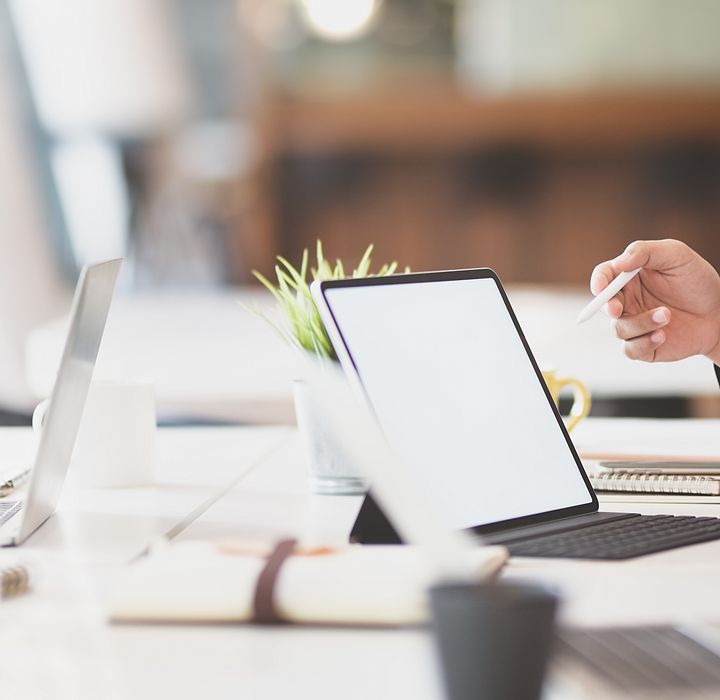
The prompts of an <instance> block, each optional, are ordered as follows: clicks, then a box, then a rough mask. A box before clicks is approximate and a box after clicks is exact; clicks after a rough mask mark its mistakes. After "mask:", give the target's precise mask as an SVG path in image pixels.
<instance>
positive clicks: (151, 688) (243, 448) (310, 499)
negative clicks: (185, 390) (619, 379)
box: [0, 419, 720, 700]
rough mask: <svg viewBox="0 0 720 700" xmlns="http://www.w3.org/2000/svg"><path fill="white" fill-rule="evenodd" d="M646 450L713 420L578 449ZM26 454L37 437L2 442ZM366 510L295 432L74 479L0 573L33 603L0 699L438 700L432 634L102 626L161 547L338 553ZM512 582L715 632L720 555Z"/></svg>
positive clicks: (717, 547) (556, 564)
mask: <svg viewBox="0 0 720 700" xmlns="http://www.w3.org/2000/svg"><path fill="white" fill-rule="evenodd" d="M630 429H637V430H638V431H639V433H638V435H640V436H641V439H642V440H645V441H648V440H650V441H652V440H653V439H654V437H657V438H658V439H660V438H662V439H663V440H671V439H674V440H675V442H676V443H677V444H678V445H680V446H682V445H684V444H691V443H695V442H697V441H698V440H700V441H703V442H704V444H707V445H712V443H713V440H714V439H715V438H716V437H720V421H669V422H668V421H641V422H630V421H620V420H614V421H613V420H599V419H598V420H588V421H586V422H585V423H584V424H583V425H582V426H581V427H580V428H579V429H578V432H577V434H576V443H577V444H578V445H580V446H582V444H583V443H592V444H597V443H598V441H601V442H603V443H604V444H605V445H607V446H612V444H613V436H614V435H617V436H619V438H622V439H624V440H626V439H627V435H628V432H629V430H630ZM0 436H1V437H2V443H3V445H4V447H5V454H6V455H9V456H12V455H15V456H17V455H21V454H24V453H25V452H26V451H27V449H28V445H29V443H30V441H31V439H32V436H31V434H30V433H29V431H26V430H23V429H4V430H2V431H0ZM359 503H360V499H359V498H355V497H321V496H311V495H309V494H308V492H307V484H306V478H305V473H304V466H303V464H302V458H301V451H300V449H299V444H298V435H297V434H296V433H295V431H294V430H292V429H288V428H183V429H181V428H168V429H162V430H160V431H159V436H158V469H157V483H156V485H154V486H149V487H145V488H137V489H123V490H104V491H90V490H86V489H83V488H82V485H81V484H78V483H77V481H76V480H75V479H74V478H73V477H72V470H71V475H70V479H69V481H68V484H67V486H66V489H65V491H64V493H63V497H62V501H61V504H60V507H59V510H58V512H57V513H56V514H55V515H54V516H53V517H52V518H51V519H50V520H49V521H48V522H47V523H46V524H45V525H44V526H43V527H42V528H41V529H40V530H39V531H38V532H37V533H36V534H35V535H33V537H31V539H30V540H29V541H28V542H27V543H26V544H25V545H23V546H22V547H21V548H19V549H16V550H10V549H5V550H2V551H0V566H1V565H2V564H9V563H12V562H15V561H18V560H21V561H23V562H27V563H29V564H30V565H32V566H33V567H34V570H35V572H36V581H37V583H36V588H35V591H34V592H33V593H31V594H28V595H26V596H24V597H20V598H17V599H15V600H10V601H5V602H1V603H0V659H1V660H2V668H3V671H2V674H1V677H0V682H1V683H2V685H1V686H0V687H2V690H3V693H2V697H8V698H10V697H12V698H14V699H19V700H25V699H32V700H36V699H38V700H39V699H40V698H42V699H44V698H53V700H56V699H59V700H86V699H87V700H90V699H92V700H96V699H97V698H103V699H106V698H108V699H114V698H118V699H122V700H130V699H132V700H145V699H147V700H150V699H153V700H155V699H157V698H173V700H186V699H187V700H191V699H192V700H196V698H198V697H208V698H214V699H218V700H223V699H225V698H227V699H228V700H229V699H231V698H232V699H233V700H236V699H237V698H239V697H242V698H253V700H256V699H257V700H265V699H271V698H272V699H275V698H285V697H288V696H290V695H292V696H293V697H296V698H313V699H318V700H324V699H326V698H327V699H328V700H330V699H332V700H336V699H337V698H340V697H342V698H351V699H354V698H358V699H360V698H363V699H366V698H369V697H372V698H377V699H378V700H380V699H382V698H392V699H393V700H395V699H396V698H413V699H418V700H422V699H424V698H427V699H428V700H429V699H435V700H439V699H440V698H441V697H442V695H441V692H440V689H439V685H438V670H437V666H436V661H435V657H434V654H433V649H432V645H431V639H430V636H429V634H428V633H427V632H426V631H423V630H384V631H382V630H364V631H362V630H347V629H346V630H332V629H308V628H291V627H287V628H273V629H265V628H257V627H251V626H239V625H238V626H236V625H227V626H222V625H219V626H211V625H200V626H170V625H166V626H162V625H124V626H119V625H108V624H107V623H106V620H105V608H104V603H103V601H104V596H105V595H106V592H107V590H108V587H109V586H111V585H112V582H113V579H114V575H115V574H116V573H117V571H118V569H119V567H122V566H124V565H125V564H126V562H128V561H129V560H130V559H132V558H133V557H135V556H137V555H138V554H140V553H141V552H142V551H143V550H144V549H145V547H146V546H147V545H148V544H149V543H151V542H152V540H153V539H154V538H155V537H156V536H158V535H160V534H163V533H168V532H174V533H177V534H176V536H177V537H178V538H180V539H186V538H204V537H213V536H227V535H238V536H244V537H248V536H249V537H258V536H259V537H277V536H282V535H286V534H294V535H300V536H302V537H307V538H311V539H316V540H323V541H327V542H329V543H333V542H343V541H345V539H346V537H347V534H348V531H349V528H350V525H351V523H352V521H353V519H354V516H355V514H356V511H357V508H358V507H359ZM612 509H615V510H620V509H622V510H634V511H639V512H647V513H650V512H675V513H693V514H707V515H714V516H720V499H719V500H718V504H717V505H715V504H677V505H672V506H668V505H658V504H656V503H652V502H650V501H648V500H645V501H642V502H638V503H634V504H613V505H612ZM503 575H504V576H505V577H506V578H508V579H530V580H534V581H545V582H547V583H548V584H550V585H552V586H555V587H557V588H558V589H559V590H560V591H561V592H562V594H563V597H564V599H565V604H564V606H563V609H562V616H563V619H565V620H567V621H572V622H576V623H592V624H611V623H617V622H623V623H628V622H663V621H674V620H688V619H690V620H692V619H697V618H702V619H713V620H720V595H718V591H719V590H720V541H718V542H714V543H708V544H702V545H696V546H693V547H688V548H685V549H682V550H676V551H672V552H667V553H660V554H657V555H651V556H649V557H644V558H641V559H638V560H634V561H629V562H605V563H604V562H582V561H564V560H532V559H515V560H513V561H512V562H511V563H510V565H509V566H508V567H507V569H506V571H505V573H504V574H503Z"/></svg>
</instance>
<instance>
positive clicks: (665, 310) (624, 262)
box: [590, 240, 720, 364]
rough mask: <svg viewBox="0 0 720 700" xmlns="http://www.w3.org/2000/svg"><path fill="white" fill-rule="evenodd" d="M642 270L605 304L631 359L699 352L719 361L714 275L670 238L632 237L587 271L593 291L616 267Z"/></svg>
mask: <svg viewBox="0 0 720 700" xmlns="http://www.w3.org/2000/svg"><path fill="white" fill-rule="evenodd" d="M638 267H641V268H642V270H641V271H640V274H638V275H637V276H636V277H635V278H634V279H632V280H631V281H630V282H628V284H627V285H626V286H625V287H624V288H623V289H622V290H621V291H620V292H618V294H616V295H615V296H614V297H613V298H612V299H611V300H610V301H609V302H608V303H607V305H606V307H605V311H606V313H607V314H608V316H610V317H611V318H614V319H616V321H615V333H616V335H617V337H618V338H620V339H621V340H624V341H625V343H624V350H625V354H626V355H627V356H628V357H629V358H631V359H633V360H643V361H645V362H671V361H674V360H681V359H683V358H685V357H690V356H691V355H705V356H706V357H708V358H709V359H711V360H712V361H713V362H714V363H716V364H720V276H719V275H718V273H717V272H716V271H715V269H714V268H713V266H712V265H711V264H710V263H709V262H707V260H705V259H704V258H702V257H701V256H700V255H698V254H697V253H696V252H695V251H694V250H693V249H692V248H690V247H689V246H687V245H685V244H684V243H681V242H680V241H675V240H663V241H635V242H634V243H631V244H630V245H629V246H628V247H627V248H626V249H625V252H624V253H622V254H621V255H619V256H618V257H617V258H615V259H614V260H609V261H608V262H604V263H601V264H600V265H598V266H597V267H596V268H595V269H594V270H593V273H592V277H591V279H590V290H591V291H592V293H593V294H595V295H597V294H599V293H600V292H601V291H602V290H603V289H605V287H607V286H608V284H610V282H612V280H613V279H615V277H617V275H618V273H620V272H630V271H631V270H634V269H636V268H638Z"/></svg>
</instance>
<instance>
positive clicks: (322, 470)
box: [253, 241, 409, 494]
mask: <svg viewBox="0 0 720 700" xmlns="http://www.w3.org/2000/svg"><path fill="white" fill-rule="evenodd" d="M372 252H373V246H372V245H369V246H368V247H367V248H366V250H365V252H364V254H363V256H362V257H361V258H360V262H359V263H358V264H357V265H356V266H355V267H354V268H353V269H352V270H349V274H348V271H347V270H348V268H346V266H345V265H344V264H343V262H342V261H341V260H335V262H334V263H331V262H330V261H329V260H328V259H327V258H326V257H325V255H324V254H323V248H322V243H321V242H320V241H318V243H317V248H316V259H315V264H314V265H311V264H310V256H309V253H308V250H307V249H305V250H304V251H303V254H302V259H301V261H300V265H299V266H297V267H296V266H295V265H293V264H292V263H290V262H289V261H288V260H286V259H285V258H283V257H282V256H278V257H277V264H276V265H275V276H276V278H277V282H271V281H270V280H269V279H268V278H267V277H265V276H264V275H262V274H260V273H259V272H257V271H253V274H254V275H255V277H256V278H257V279H258V280H259V281H260V283H261V284H262V285H263V286H264V287H265V288H266V289H267V290H268V291H269V292H270V293H271V294H272V295H273V297H274V298H275V301H276V302H277V304H276V307H277V311H278V318H277V319H275V318H271V317H270V316H268V314H266V313H264V312H262V311H258V310H257V309H256V310H255V311H256V313H259V314H260V315H261V316H262V317H263V318H264V319H265V320H266V321H268V322H269V323H270V324H271V325H272V326H273V327H274V328H275V329H276V330H277V331H278V333H280V335H281V336H282V337H283V338H284V339H285V340H286V341H287V342H288V343H289V344H290V345H291V346H292V347H294V348H296V349H297V350H299V351H300V352H302V353H309V354H311V355H314V356H317V357H319V358H321V360H325V361H337V355H336V354H335V350H334V349H333V346H332V343H331V342H330V338H329V337H328V334H327V331H326V329H325V326H324V324H323V322H322V319H321V318H320V313H319V311H318V309H317V306H316V305H315V302H314V301H313V298H312V295H311V293H310V283H311V282H312V281H313V280H317V279H319V280H333V279H344V278H346V277H370V276H385V275H392V274H394V273H395V272H396V271H397V269H398V264H397V263H396V262H391V263H388V264H385V265H382V266H381V267H380V269H379V270H378V271H377V272H375V273H372V272H371V263H372V261H371V256H372ZM404 271H405V272H408V271H409V269H408V268H405V270H404ZM293 394H294V399H295V413H296V417H297V422H298V427H299V429H300V432H301V434H302V437H303V442H304V445H305V452H306V456H307V462H308V469H309V475H310V485H311V488H312V490H313V491H314V492H315V493H323V494H356V493H361V492H363V491H364V490H365V488H366V485H365V483H364V481H363V479H362V477H361V475H360V474H359V473H358V471H357V469H355V468H354V467H353V465H352V464H350V463H349V461H348V460H347V459H345V458H344V457H343V455H342V452H341V450H340V449H339V448H337V447H336V445H335V441H334V440H333V436H332V435H331V434H330V433H329V431H328V430H327V427H326V426H325V425H324V422H323V421H322V419H321V418H320V416H319V413H318V411H317V410H316V409H314V408H313V406H312V402H311V401H310V400H309V397H308V394H307V391H306V390H305V383H304V381H303V380H297V381H295V382H294V387H293Z"/></svg>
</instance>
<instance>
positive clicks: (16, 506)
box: [0, 501, 22, 527]
mask: <svg viewBox="0 0 720 700" xmlns="http://www.w3.org/2000/svg"><path fill="white" fill-rule="evenodd" d="M21 508H22V501H0V527H2V526H3V525H4V524H5V523H6V522H7V521H8V520H10V518H12V517H13V515H16V514H17V513H19V512H20V509H21Z"/></svg>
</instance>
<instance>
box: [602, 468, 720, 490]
mask: <svg viewBox="0 0 720 700" xmlns="http://www.w3.org/2000/svg"><path fill="white" fill-rule="evenodd" d="M588 477H589V479H590V483H591V484H592V487H593V488H594V489H595V490H596V491H601V492H602V491H611V492H625V493H628V492H630V493H652V494H668V495H687V496H720V477H718V476H703V475H700V474H652V473H649V472H641V471H637V470H633V471H629V470H628V471H623V470H614V471H612V472H590V473H589V474H588Z"/></svg>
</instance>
